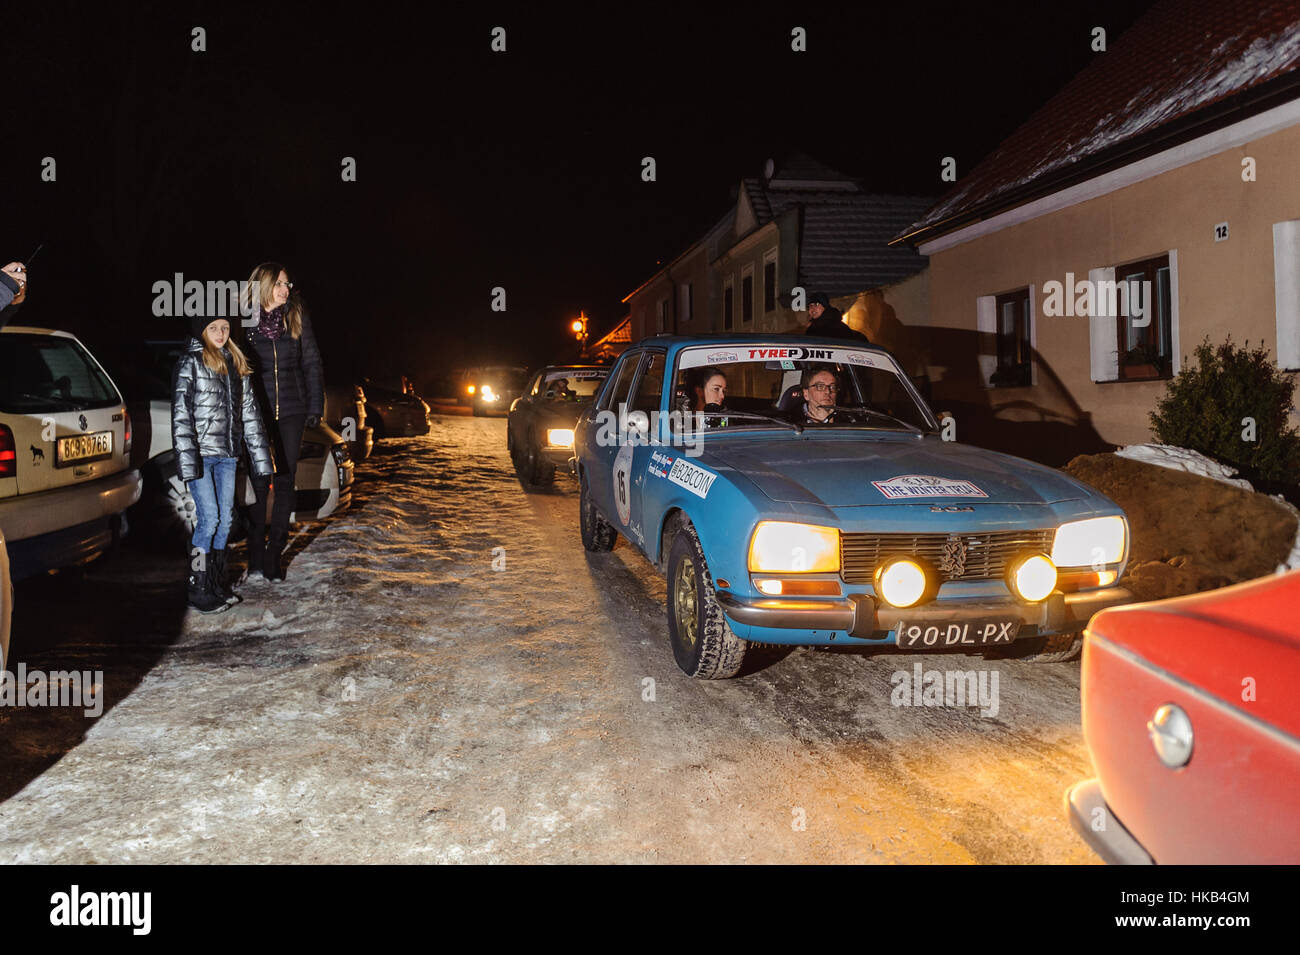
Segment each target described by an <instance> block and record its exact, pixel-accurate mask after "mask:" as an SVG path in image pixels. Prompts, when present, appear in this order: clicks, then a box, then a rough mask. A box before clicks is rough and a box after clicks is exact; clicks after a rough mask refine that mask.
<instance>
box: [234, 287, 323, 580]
mask: <svg viewBox="0 0 1300 955" xmlns="http://www.w3.org/2000/svg"><path fill="white" fill-rule="evenodd" d="M249 291H250V293H251V294H252V296H253V298H254V302H255V303H256V304H255V306H254V308H253V309H252V318H255V319H256V324H250V326H249V327H246V328H245V332H246V342H247V346H248V354H249V358H250V359H251V360H252V363H253V368H254V371H255V374H254V376H253V381H254V383H255V386H256V388H257V394H258V398H259V399H260V401H261V403H262V413H263V414H264V415H265V416H266V419H267V423H268V426H269V427H268V430H269V431H270V434H271V443H272V445H273V447H274V448H275V460H276V468H275V481H274V488H275V503H274V504H273V505H272V508H271V530H270V536H269V538H268V537H267V536H266V498H267V494H268V492H269V491H270V489H271V482H268V481H265V480H255V481H254V482H253V486H254V490H255V491H256V493H257V503H256V504H255V505H254V506H253V509H252V514H251V519H250V523H251V525H252V526H251V528H250V531H249V538H248V572H249V573H250V574H251V573H254V572H255V571H257V570H261V571H262V575H263V576H264V577H266V579H267V580H283V579H284V567H283V563H282V559H283V555H284V548H285V544H286V543H287V542H288V539H289V515H290V514H291V513H293V509H294V497H295V493H294V478H295V476H296V474H297V471H298V456H299V453H300V452H301V450H302V435H303V431H304V430H305V429H306V428H308V427H313V428H314V427H315V426H316V425H318V424H320V419H321V415H322V414H324V413H325V388H324V375H323V373H322V371H321V361H320V351H319V350H318V349H317V348H316V336H315V334H314V333H313V332H312V327H311V320H310V319H309V318H308V317H307V312H306V311H305V310H304V308H303V305H302V298H301V296H300V295H299V294H298V293H297V292H295V291H294V288H293V282H291V281H290V280H289V273H288V272H287V271H285V268H284V266H282V265H281V264H280V263H278V262H263V263H262V264H261V265H259V266H258V267H257V268H255V269H253V274H252V275H251V276H249ZM250 321H251V320H250Z"/></svg>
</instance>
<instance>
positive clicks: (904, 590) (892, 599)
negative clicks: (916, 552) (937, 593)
mask: <svg viewBox="0 0 1300 955" xmlns="http://www.w3.org/2000/svg"><path fill="white" fill-rule="evenodd" d="M928 586H929V580H928V578H927V577H926V574H925V568H924V567H922V566H921V565H920V564H918V563H917V562H916V561H914V560H909V559H908V558H906V557H899V558H896V559H894V560H891V561H888V562H887V563H884V564H882V565H881V566H880V568H879V569H878V570H877V571H876V593H878V594H879V595H880V596H881V597H883V598H884V599H885V600H887V601H888V602H889V603H890V604H892V605H893V606H895V607H898V608H900V609H901V608H904V607H910V606H912V605H913V604H915V603H918V602H920V600H921V598H922V597H924V596H925V592H926V589H927V587H928Z"/></svg>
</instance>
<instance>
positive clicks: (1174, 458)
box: [1115, 444, 1300, 574]
mask: <svg viewBox="0 0 1300 955" xmlns="http://www.w3.org/2000/svg"><path fill="white" fill-rule="evenodd" d="M1115 456H1116V457H1119V458H1131V459H1132V460H1134V461H1143V462H1145V463H1147V464H1154V465H1156V466H1158V467H1162V468H1171V469H1172V470H1174V471H1187V472H1189V473H1191V474H1199V475H1200V476H1201V477H1207V478H1210V479H1211V480H1215V481H1222V482H1223V483H1224V484H1231V485H1232V486H1233V487H1239V488H1241V489H1242V490H1243V491H1254V490H1255V488H1254V485H1252V484H1251V483H1250V482H1249V481H1247V480H1246V479H1245V478H1239V477H1237V476H1236V475H1237V470H1236V468H1232V467H1229V466H1228V465H1226V464H1220V463H1219V462H1218V461H1215V460H1214V459H1213V458H1207V457H1206V456H1205V455H1203V454H1201V453H1200V452H1199V451H1193V450H1191V449H1190V448H1177V447H1174V446H1173V445H1169V444H1130V445H1127V446H1126V447H1123V448H1120V449H1119V450H1118V451H1116V452H1115ZM1271 497H1272V499H1273V500H1274V501H1277V503H1278V504H1279V505H1280V506H1282V507H1283V508H1285V509H1286V510H1288V511H1290V512H1291V513H1292V514H1293V515H1294V516H1295V517H1296V519H1297V521H1300V510H1297V509H1296V507H1295V506H1294V505H1293V504H1291V502H1290V501H1288V500H1287V499H1286V498H1284V497H1283V496H1282V495H1280V494H1274V495H1271ZM1296 569H1300V525H1297V527H1296V539H1295V544H1294V545H1292V547H1291V553H1290V554H1289V555H1288V556H1287V558H1286V560H1284V561H1283V562H1282V563H1280V564H1278V566H1277V572H1278V573H1279V574H1280V573H1282V572H1283V571H1287V570H1296Z"/></svg>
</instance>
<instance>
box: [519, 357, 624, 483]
mask: <svg viewBox="0 0 1300 955" xmlns="http://www.w3.org/2000/svg"><path fill="white" fill-rule="evenodd" d="M608 374H609V368H607V367H605V366H603V365H548V366H547V367H546V368H542V369H539V370H538V371H536V372H534V373H533V374H532V376H531V377H530V378H529V379H528V383H527V384H526V385H525V386H524V390H523V394H521V395H520V396H519V397H518V398H516V399H515V400H514V401H513V402H512V403H511V405H510V414H509V417H508V419H507V421H506V450H508V451H509V452H510V460H511V461H512V462H514V465H515V470H516V471H517V472H518V473H519V478H520V480H522V481H523V482H524V483H525V484H529V485H533V486H537V485H544V484H550V483H551V481H553V480H554V479H555V469H556V468H557V467H559V466H561V465H563V466H565V467H566V468H567V466H568V463H569V460H570V459H571V458H572V457H573V426H574V425H575V424H577V421H578V416H579V415H581V414H582V412H583V411H585V410H586V408H587V406H588V405H589V404H591V399H592V398H593V397H594V396H595V394H596V391H597V390H598V389H599V388H600V386H601V384H602V383H603V382H604V381H605V377H606V376H607V375H608Z"/></svg>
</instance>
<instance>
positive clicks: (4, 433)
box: [0, 424, 18, 478]
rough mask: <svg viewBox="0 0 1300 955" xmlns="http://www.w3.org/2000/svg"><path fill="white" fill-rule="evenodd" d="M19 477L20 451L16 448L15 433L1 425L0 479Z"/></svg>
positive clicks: (6, 426)
mask: <svg viewBox="0 0 1300 955" xmlns="http://www.w3.org/2000/svg"><path fill="white" fill-rule="evenodd" d="M17 476H18V449H17V448H16V447H15V446H14V433H13V432H12V431H10V430H9V426H8V425H4V424H0V478H7V477H17Z"/></svg>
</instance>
